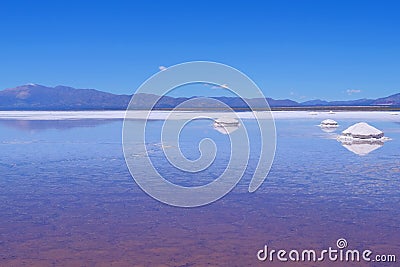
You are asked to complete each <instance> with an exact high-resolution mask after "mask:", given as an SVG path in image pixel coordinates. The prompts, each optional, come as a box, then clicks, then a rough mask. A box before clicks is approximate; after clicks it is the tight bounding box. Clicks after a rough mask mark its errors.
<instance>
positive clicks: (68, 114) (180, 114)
mask: <svg viewBox="0 0 400 267" xmlns="http://www.w3.org/2000/svg"><path fill="white" fill-rule="evenodd" d="M271 114H272V117H273V118H274V119H275V120H279V119H321V120H322V119H327V118H332V119H335V118H337V119H377V120H386V121H387V120H389V121H398V122H400V112H391V111H332V112H331V111H318V112H316V111H314V112H310V111H299V110H289V111H288V110H282V111H276V110H275V111H272V112H266V111H255V112H254V113H253V112H249V111H247V112H246V111H243V112H235V113H232V112H222V111H219V112H216V111H208V112H205V111H197V112H194V111H177V112H174V113H171V115H170V111H160V110H156V111H152V112H151V115H150V117H149V118H148V119H150V120H165V119H167V118H169V119H177V120H178V119H193V118H194V117H199V118H201V117H203V118H204V117H209V118H215V119H216V118H220V117H237V118H240V119H255V116H257V118H259V119H271ZM125 115H126V111H0V120H82V119H97V120H107V119H124V118H125ZM129 119H134V120H145V119H147V111H140V110H138V111H136V110H135V111H130V112H129Z"/></svg>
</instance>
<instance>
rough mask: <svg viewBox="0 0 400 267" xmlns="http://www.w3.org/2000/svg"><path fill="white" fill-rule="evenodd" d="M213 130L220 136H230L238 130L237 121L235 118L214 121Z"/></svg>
mask: <svg viewBox="0 0 400 267" xmlns="http://www.w3.org/2000/svg"><path fill="white" fill-rule="evenodd" d="M214 129H215V130H217V131H218V132H220V133H222V134H231V133H233V132H234V131H236V130H237V129H239V121H238V120H237V119H235V118H220V119H216V120H215V121H214Z"/></svg>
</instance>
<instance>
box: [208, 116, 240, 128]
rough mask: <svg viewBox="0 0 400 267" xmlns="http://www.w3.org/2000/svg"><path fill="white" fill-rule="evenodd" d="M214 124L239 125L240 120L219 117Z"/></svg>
mask: <svg viewBox="0 0 400 267" xmlns="http://www.w3.org/2000/svg"><path fill="white" fill-rule="evenodd" d="M214 125H215V126H238V125H239V120H238V119H236V118H228V117H226V118H224V117H223V118H219V119H216V120H214Z"/></svg>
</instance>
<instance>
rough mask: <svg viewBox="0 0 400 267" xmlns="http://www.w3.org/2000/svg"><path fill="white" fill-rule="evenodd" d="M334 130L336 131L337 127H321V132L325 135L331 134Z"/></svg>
mask: <svg viewBox="0 0 400 267" xmlns="http://www.w3.org/2000/svg"><path fill="white" fill-rule="evenodd" d="M336 129H337V127H322V126H321V130H322V131H323V132H326V133H333V132H334V131H336Z"/></svg>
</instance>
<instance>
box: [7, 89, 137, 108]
mask: <svg viewBox="0 0 400 267" xmlns="http://www.w3.org/2000/svg"><path fill="white" fill-rule="evenodd" d="M130 98H131V96H129V95H114V94H111V93H105V92H101V91H97V90H94V89H74V88H72V87H67V86H56V87H54V88H53V87H47V86H43V85H38V84H27V85H22V86H18V87H16V88H10V89H5V90H3V91H0V109H2V110H93V109H121V108H123V107H126V106H127V105H128V103H129V100H130Z"/></svg>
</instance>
